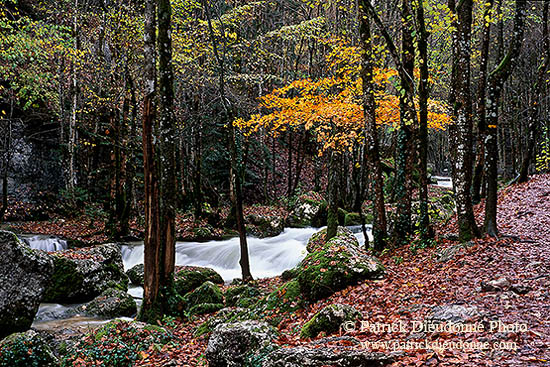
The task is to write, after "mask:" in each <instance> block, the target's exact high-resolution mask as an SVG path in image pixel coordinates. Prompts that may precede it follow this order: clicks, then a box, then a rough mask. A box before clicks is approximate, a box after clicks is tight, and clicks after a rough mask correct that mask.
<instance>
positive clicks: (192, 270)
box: [174, 266, 223, 296]
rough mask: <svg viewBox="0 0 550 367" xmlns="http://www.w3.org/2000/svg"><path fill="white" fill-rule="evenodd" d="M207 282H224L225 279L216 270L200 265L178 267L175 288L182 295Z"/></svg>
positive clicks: (175, 275)
mask: <svg viewBox="0 0 550 367" xmlns="http://www.w3.org/2000/svg"><path fill="white" fill-rule="evenodd" d="M205 282H212V283H215V284H223V279H222V277H221V275H220V274H218V273H217V272H216V271H214V270H212V269H210V268H202V267H198V266H185V267H178V268H177V269H176V273H175V274H174V288H175V290H176V292H177V293H179V294H180V295H181V296H184V295H185V294H187V293H189V292H191V291H193V290H194V289H197V288H198V287H200V286H201V285H202V284H203V283H205Z"/></svg>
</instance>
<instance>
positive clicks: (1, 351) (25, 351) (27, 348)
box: [0, 330, 60, 367]
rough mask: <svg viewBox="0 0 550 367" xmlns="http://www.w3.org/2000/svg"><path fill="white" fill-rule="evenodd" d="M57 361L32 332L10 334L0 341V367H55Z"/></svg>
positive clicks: (42, 341)
mask: <svg viewBox="0 0 550 367" xmlns="http://www.w3.org/2000/svg"><path fill="white" fill-rule="evenodd" d="M59 365H60V364H59V361H58V359H57V358H56V357H55V355H54V353H53V351H52V350H51V348H50V347H49V345H48V344H47V343H46V341H45V340H44V339H42V337H41V336H40V335H39V334H38V333H37V332H36V331H34V330H29V331H26V332H24V333H15V334H11V335H9V336H8V337H6V338H5V339H3V340H2V341H0V367H56V366H59Z"/></svg>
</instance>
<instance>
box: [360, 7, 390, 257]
mask: <svg viewBox="0 0 550 367" xmlns="http://www.w3.org/2000/svg"><path fill="white" fill-rule="evenodd" d="M368 1H369V0H361V1H360V2H359V26H360V37H361V47H362V58H361V80H362V83H363V113H364V118H365V128H364V130H365V147H364V148H363V165H366V163H367V162H366V161H367V158H368V160H369V161H370V167H371V170H372V177H373V186H374V190H373V191H374V202H373V211H374V213H373V214H374V216H373V217H374V218H373V223H372V236H373V246H374V250H375V251H382V250H383V249H384V248H385V247H386V237H387V224H386V207H385V205H384V178H383V176H382V165H381V163H380V153H379V150H380V148H379V143H378V131H377V127H376V102H375V99H374V84H373V60H372V57H373V55H372V38H371V37H372V36H371V30H370V20H369V15H368V10H367V7H368V4H365V3H366V2H368ZM362 179H364V177H362Z"/></svg>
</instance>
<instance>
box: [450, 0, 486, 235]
mask: <svg viewBox="0 0 550 367" xmlns="http://www.w3.org/2000/svg"><path fill="white" fill-rule="evenodd" d="M472 5H473V4H472V0H464V1H461V3H460V7H459V8H457V7H456V6H455V2H454V0H451V1H449V8H450V9H451V11H452V12H454V13H456V15H457V17H456V24H455V28H456V31H455V32H454V33H453V50H454V55H453V56H454V57H453V70H454V72H453V80H452V92H451V93H455V95H454V96H452V97H451V100H452V101H453V102H454V118H455V124H454V126H453V127H452V131H451V140H452V142H451V146H452V155H453V161H454V164H453V166H452V176H453V188H454V192H455V201H456V211H457V221H458V231H459V238H460V240H461V241H462V242H465V241H469V240H471V239H472V238H474V237H478V236H479V235H480V233H479V229H478V227H477V225H476V222H475V217H474V211H473V206H472V197H471V191H470V190H471V186H472V164H473V163H472V158H473V157H472V156H473V153H472V125H473V123H472V100H471V95H470V56H471V55H470V42H471V36H472Z"/></svg>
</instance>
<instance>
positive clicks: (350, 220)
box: [344, 213, 361, 227]
mask: <svg viewBox="0 0 550 367" xmlns="http://www.w3.org/2000/svg"><path fill="white" fill-rule="evenodd" d="M360 224H361V215H360V214H359V213H348V214H346V217H345V219H344V226H346V227H348V226H357V225H360Z"/></svg>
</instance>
